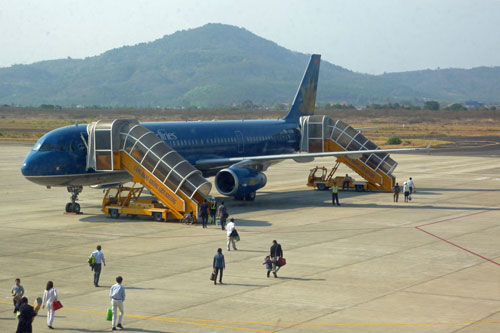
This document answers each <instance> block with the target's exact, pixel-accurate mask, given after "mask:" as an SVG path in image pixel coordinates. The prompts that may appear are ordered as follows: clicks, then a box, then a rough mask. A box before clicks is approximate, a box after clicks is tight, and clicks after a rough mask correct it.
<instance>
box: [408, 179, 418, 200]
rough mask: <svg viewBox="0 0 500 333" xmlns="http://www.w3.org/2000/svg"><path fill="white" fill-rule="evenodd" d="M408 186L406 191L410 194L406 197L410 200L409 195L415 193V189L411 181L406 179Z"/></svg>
mask: <svg viewBox="0 0 500 333" xmlns="http://www.w3.org/2000/svg"><path fill="white" fill-rule="evenodd" d="M406 183H407V184H408V189H409V190H410V194H409V195H408V199H409V200H411V195H412V193H416V192H417V191H416V189H415V184H414V183H413V179H411V177H410V179H408V181H407V182H406Z"/></svg>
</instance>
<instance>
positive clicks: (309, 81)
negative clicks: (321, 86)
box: [283, 54, 321, 122]
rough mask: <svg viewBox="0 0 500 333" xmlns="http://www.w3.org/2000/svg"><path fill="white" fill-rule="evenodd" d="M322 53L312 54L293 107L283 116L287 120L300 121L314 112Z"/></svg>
mask: <svg viewBox="0 0 500 333" xmlns="http://www.w3.org/2000/svg"><path fill="white" fill-rule="evenodd" d="M320 60H321V55H320V54H313V55H311V60H310V61H309V65H308V66H307V69H306V71H305V73H304V77H303V78H302V82H301V83H300V86H299V89H298V90H297V94H296V95H295V99H294V100H293V104H292V107H291V108H290V111H288V114H287V115H286V116H285V118H283V119H284V120H286V121H297V122H298V121H299V118H300V117H301V116H306V115H312V114H314V106H315V104H316V91H317V89H318V76H319V63H320Z"/></svg>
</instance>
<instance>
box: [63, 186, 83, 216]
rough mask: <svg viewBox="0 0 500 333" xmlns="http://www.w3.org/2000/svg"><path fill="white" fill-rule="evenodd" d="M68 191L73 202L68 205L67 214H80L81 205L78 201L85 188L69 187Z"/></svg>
mask: <svg viewBox="0 0 500 333" xmlns="http://www.w3.org/2000/svg"><path fill="white" fill-rule="evenodd" d="M66 189H67V190H68V192H70V193H71V202H68V203H67V204H66V213H76V214H78V213H80V204H78V203H77V202H76V201H77V200H78V195H79V194H80V193H81V192H82V191H83V186H68V187H66Z"/></svg>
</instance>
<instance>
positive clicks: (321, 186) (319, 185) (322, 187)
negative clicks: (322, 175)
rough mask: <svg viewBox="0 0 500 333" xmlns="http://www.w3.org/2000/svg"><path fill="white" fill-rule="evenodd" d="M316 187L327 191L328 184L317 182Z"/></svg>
mask: <svg viewBox="0 0 500 333" xmlns="http://www.w3.org/2000/svg"><path fill="white" fill-rule="evenodd" d="M316 187H317V188H318V191H326V186H325V184H323V183H318V184H316Z"/></svg>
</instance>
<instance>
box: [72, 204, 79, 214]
mask: <svg viewBox="0 0 500 333" xmlns="http://www.w3.org/2000/svg"><path fill="white" fill-rule="evenodd" d="M73 212H74V213H77V214H79V213H80V204H78V203H76V202H75V203H74V204H73Z"/></svg>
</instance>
